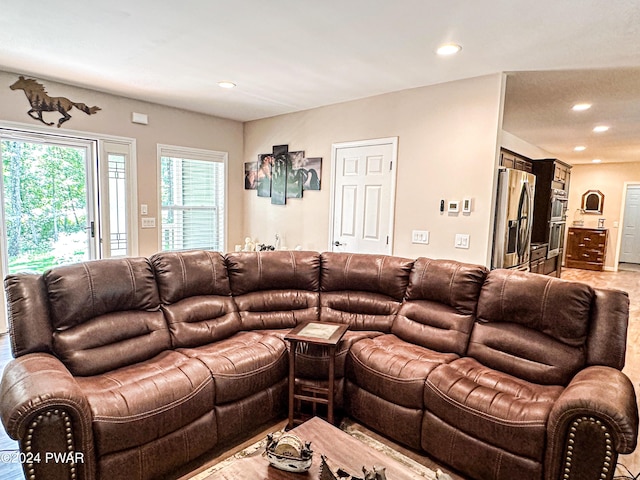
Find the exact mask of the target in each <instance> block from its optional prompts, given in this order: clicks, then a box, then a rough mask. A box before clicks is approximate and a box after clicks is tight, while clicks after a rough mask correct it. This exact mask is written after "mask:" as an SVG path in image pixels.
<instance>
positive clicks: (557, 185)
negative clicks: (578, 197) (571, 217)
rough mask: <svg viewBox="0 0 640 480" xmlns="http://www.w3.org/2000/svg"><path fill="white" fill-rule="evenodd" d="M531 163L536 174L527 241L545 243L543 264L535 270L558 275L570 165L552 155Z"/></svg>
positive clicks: (564, 228) (560, 266)
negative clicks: (545, 253)
mask: <svg viewBox="0 0 640 480" xmlns="http://www.w3.org/2000/svg"><path fill="white" fill-rule="evenodd" d="M531 164H532V173H533V174H534V175H535V176H536V190H535V196H534V207H533V226H532V230H531V243H532V244H547V258H546V260H545V262H544V265H535V267H536V269H537V270H538V273H544V274H545V275H555V276H556V277H560V273H561V270H562V255H563V248H564V235H565V231H566V209H567V201H568V197H569V181H570V178H571V165H568V164H566V163H564V162H562V161H560V160H557V159H554V158H545V159H540V160H532V161H531ZM540 269H542V271H540Z"/></svg>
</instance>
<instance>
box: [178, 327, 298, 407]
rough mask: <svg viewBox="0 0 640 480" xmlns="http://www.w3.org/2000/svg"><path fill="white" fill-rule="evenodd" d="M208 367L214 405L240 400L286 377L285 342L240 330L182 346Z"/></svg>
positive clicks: (189, 354) (184, 350) (191, 355)
mask: <svg viewBox="0 0 640 480" xmlns="http://www.w3.org/2000/svg"><path fill="white" fill-rule="evenodd" d="M178 351H179V352H181V353H183V354H184V355H187V356H189V357H193V358H197V359H198V360H200V361H201V362H202V363H204V364H205V365H206V366H207V368H208V369H209V370H210V372H211V375H212V376H213V381H214V384H215V404H216V405H221V404H223V403H228V402H233V401H236V400H241V399H243V398H245V397H248V396H250V395H253V394H254V393H256V392H259V391H261V390H265V389H267V388H269V387H270V386H272V385H274V384H276V383H278V382H279V381H280V380H282V379H283V378H286V377H287V373H288V371H289V370H288V368H289V366H288V359H287V349H286V346H285V343H284V342H283V341H282V340H281V339H280V338H278V337H277V336H274V335H269V334H267V333H263V332H259V331H251V332H239V333H237V334H235V335H233V336H232V337H230V338H226V339H224V340H221V341H219V342H215V343H212V344H210V345H204V346H202V347H197V348H183V349H179V350H178Z"/></svg>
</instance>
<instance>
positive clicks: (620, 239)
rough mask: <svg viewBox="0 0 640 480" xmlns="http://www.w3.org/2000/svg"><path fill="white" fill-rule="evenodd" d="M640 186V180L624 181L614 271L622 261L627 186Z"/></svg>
mask: <svg viewBox="0 0 640 480" xmlns="http://www.w3.org/2000/svg"><path fill="white" fill-rule="evenodd" d="M630 186H639V187H640V181H639V182H624V185H623V187H622V202H621V205H620V215H619V216H618V218H619V220H618V240H617V242H616V251H615V260H614V264H613V271H614V272H617V271H618V265H619V263H620V249H621V248H622V230H623V229H624V211H625V208H626V206H627V187H630Z"/></svg>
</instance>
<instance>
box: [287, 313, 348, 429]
mask: <svg viewBox="0 0 640 480" xmlns="http://www.w3.org/2000/svg"><path fill="white" fill-rule="evenodd" d="M347 329H348V325H345V324H342V323H329V322H305V323H301V324H300V325H298V326H296V327H295V328H294V329H293V330H291V331H290V332H289V333H288V334H287V335H286V336H285V337H284V339H285V340H288V341H289V343H290V347H289V425H288V428H293V427H294V422H295V402H296V400H301V401H307V402H311V403H313V404H314V405H315V404H316V403H322V404H326V405H327V420H328V422H329V423H331V424H333V421H334V420H333V404H334V389H335V377H336V347H337V346H338V343H340V340H341V339H342V337H343V335H344V334H345V332H346V331H347ZM299 343H308V344H312V345H320V346H323V347H326V348H327V350H328V352H329V378H328V379H327V380H328V385H327V388H326V389H325V388H317V389H314V390H315V391H314V393H320V394H322V395H323V396H322V397H318V396H309V395H304V394H303V393H296V352H297V350H298V344H299ZM324 395H326V398H324Z"/></svg>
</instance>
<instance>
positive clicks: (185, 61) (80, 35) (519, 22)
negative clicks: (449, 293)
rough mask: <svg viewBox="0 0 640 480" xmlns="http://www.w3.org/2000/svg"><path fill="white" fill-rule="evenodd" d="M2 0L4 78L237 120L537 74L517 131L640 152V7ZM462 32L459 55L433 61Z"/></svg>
mask: <svg viewBox="0 0 640 480" xmlns="http://www.w3.org/2000/svg"><path fill="white" fill-rule="evenodd" d="M3 3H4V5H2V8H1V14H0V69H2V70H6V71H11V72H15V73H20V74H26V75H32V76H34V77H37V78H39V79H49V80H57V81H61V82H64V83H68V84H72V85H77V86H81V87H88V88H92V89H96V90H100V91H104V92H108V93H113V94H117V95H123V96H127V97H131V98H137V99H141V100H146V101H151V102H156V103H160V104H165V105H170V106H175V107H180V108H185V109H189V110H194V111H198V112H203V113H207V114H212V115H217V116H221V117H225V118H231V119H235V120H240V121H246V120H253V119H258V118H264V117H269V116H273V115H279V114H283V113H289V112H293V111H299V110H304V109H309V108H314V107H318V106H322V105H328V104H333V103H338V102H343V101H348V100H353V99H357V98H363V97H368V96H372V95H377V94H382V93H386V92H392V91H397V90H403V89H407V88H413V87H419V86H424V85H432V84H436V83H442V82H447V81H452V80H458V79H462V78H468V77H475V76H480V75H486V74H492V73H496V72H531V73H516V74H515V75H514V76H513V77H511V78H510V80H509V82H508V92H507V93H508V96H507V99H506V110H505V129H506V130H508V131H510V132H511V133H513V134H515V135H517V136H519V137H521V138H523V139H524V140H527V141H529V142H530V143H534V144H537V145H538V146H540V147H542V148H545V149H547V150H548V151H550V152H552V153H554V154H556V155H558V156H560V157H561V158H565V159H567V160H570V161H572V162H579V161H587V160H588V159H587V157H585V156H586V155H587V151H585V152H584V153H583V155H582V156H581V157H574V156H572V153H571V151H570V149H571V148H572V147H573V146H574V144H577V143H588V144H589V145H590V147H589V150H588V152H589V155H591V154H592V153H595V152H598V155H599V156H601V157H602V159H603V161H611V160H614V161H629V160H631V159H633V160H634V161H638V160H639V159H638V153H639V146H638V145H639V144H640V135H638V133H640V132H639V125H640V118H639V112H640V108H638V107H640V105H639V103H638V102H639V98H640V91H639V87H638V86H639V85H640V70H639V68H640V2H639V1H638V0H614V1H604V0H562V1H558V0H538V1H535V2H532V1H531V0H448V1H446V2H442V1H439V2H436V1H432V0H393V1H391V0H230V1H227V2H222V1H220V0H186V1H183V2H175V1H168V0H135V1H134V0H109V1H108V2H107V1H105V2H98V1H88V0H56V1H51V0H47V1H44V0H29V1H13V2H9V1H5V2H3ZM451 41H453V42H456V43H459V44H461V45H462V46H463V50H462V52H461V53H459V54H458V55H456V56H454V57H447V58H442V57H437V56H436V55H435V54H434V50H435V49H436V47H437V46H438V45H440V44H442V43H445V42H451ZM593 69H598V70H602V69H606V70H605V71H596V72H593V71H592V70H593ZM559 70H590V72H583V73H581V74H579V75H576V74H574V73H571V72H569V73H559V72H558V71H559ZM539 72H544V73H539ZM221 80H230V81H233V82H235V83H237V85H238V86H237V88H235V89H233V90H224V89H221V88H219V87H218V86H217V82H219V81H221ZM586 80H589V81H586ZM578 87H579V88H578ZM578 94H580V95H578ZM573 97H575V98H573ZM578 97H580V98H578ZM574 101H590V102H592V103H593V104H594V107H593V108H592V109H591V111H589V112H585V113H587V114H588V115H591V117H589V120H588V121H587V120H584V118H586V116H585V117H583V118H582V119H581V120H580V121H579V120H577V117H575V116H568V115H567V109H568V108H569V107H570V104H571V103H572V102H574ZM582 120H584V122H583V121H582ZM600 121H602V122H606V123H609V124H610V125H611V127H612V128H611V130H610V131H609V132H608V133H607V135H608V136H607V137H605V136H602V137H600V138H601V139H602V138H607V139H609V140H612V139H613V141H610V142H609V144H608V145H605V143H604V142H603V143H602V144H601V146H600V147H598V148H601V149H602V150H596V149H595V145H596V143H595V141H594V142H593V143H592V142H591V137H590V136H589V133H588V131H587V132H586V133H585V129H587V127H589V126H590V125H591V124H590V123H589V122H600ZM621 127H622V128H621ZM587 130H588V129H587ZM587 140H589V142H588V141H587ZM622 144H625V145H622ZM590 158H591V157H589V160H590Z"/></svg>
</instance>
